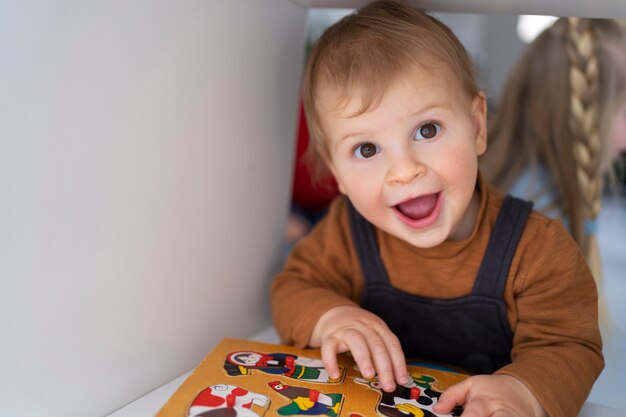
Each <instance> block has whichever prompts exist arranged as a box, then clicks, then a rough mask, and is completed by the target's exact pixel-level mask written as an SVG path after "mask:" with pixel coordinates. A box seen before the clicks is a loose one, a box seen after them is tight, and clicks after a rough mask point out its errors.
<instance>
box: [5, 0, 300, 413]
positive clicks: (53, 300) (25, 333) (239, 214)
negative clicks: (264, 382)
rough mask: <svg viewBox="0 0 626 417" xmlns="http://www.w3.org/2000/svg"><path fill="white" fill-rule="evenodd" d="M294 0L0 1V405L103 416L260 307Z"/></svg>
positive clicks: (263, 312)
mask: <svg viewBox="0 0 626 417" xmlns="http://www.w3.org/2000/svg"><path fill="white" fill-rule="evenodd" d="M305 22H306V9H305V8H303V7H301V6H299V5H297V4H295V3H292V2H290V1H288V0H256V1H243V0H229V1H218V0H202V1H200V0H185V1H175V0H160V1H154V0H117V1H83V0H57V1H54V2H49V1H43V0H41V1H34V0H32V1H19V2H18V1H15V2H11V1H0V63H1V64H0V92H1V93H0V335H1V336H0V410H1V411H0V414H1V415H3V416H4V415H6V416H23V415H29V416H35V415H36V416H40V417H41V416H62V417H72V416H81V417H84V416H97V415H104V414H107V413H109V412H111V411H113V410H115V409H116V408H118V407H121V406H122V405H123V404H125V403H126V402H128V401H131V400H133V399H135V398H137V397H138V396H140V395H141V394H143V393H145V392H147V391H149V390H151V389H153V388H155V387H157V386H158V385H160V384H161V383H163V382H165V381H168V380H170V379H172V378H174V377H175V376H176V375H179V374H181V373H183V372H184V371H186V370H188V369H190V368H192V367H193V366H195V365H196V364H197V363H198V362H199V360H200V359H201V358H202V357H203V356H204V355H205V354H206V353H207V352H208V351H209V350H210V349H211V348H212V347H213V345H214V344H215V343H217V342H218V341H219V340H220V339H222V338H223V337H225V336H235V337H247V336H249V335H251V334H252V333H254V332H256V331H258V330H259V329H261V328H263V327H265V326H267V325H268V323H269V312H268V306H267V294H268V290H267V288H268V282H269V279H270V276H271V275H272V273H273V272H274V271H275V269H276V268H277V262H278V260H279V257H280V248H281V238H282V229H283V223H284V219H285V218H286V213H287V210H288V200H289V186H290V177H291V159H292V154H293V145H294V132H295V121H296V110H297V103H298V84H299V81H300V73H301V69H302V55H303V52H302V47H303V43H304V38H305V29H306V28H305Z"/></svg>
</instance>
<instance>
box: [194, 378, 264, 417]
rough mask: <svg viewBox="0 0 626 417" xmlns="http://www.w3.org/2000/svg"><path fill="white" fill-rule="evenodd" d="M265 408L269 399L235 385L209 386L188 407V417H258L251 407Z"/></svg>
mask: <svg viewBox="0 0 626 417" xmlns="http://www.w3.org/2000/svg"><path fill="white" fill-rule="evenodd" d="M253 405H257V406H259V407H265V406H266V405H269V398H268V397H266V396H265V395H261V394H258V393H256V392H252V391H248V390H246V389H244V388H241V387H238V386H235V385H226V384H217V385H211V386H210V387H207V388H205V389H203V390H202V391H200V393H199V394H198V395H197V396H196V398H194V400H193V402H192V403H191V406H190V407H189V414H188V417H260V416H262V415H263V414H265V411H263V414H257V413H256V412H254V411H252V409H251V408H252V406H253Z"/></svg>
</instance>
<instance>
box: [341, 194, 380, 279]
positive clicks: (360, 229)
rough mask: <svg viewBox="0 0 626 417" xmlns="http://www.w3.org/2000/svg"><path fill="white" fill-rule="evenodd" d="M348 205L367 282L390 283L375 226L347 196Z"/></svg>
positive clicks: (356, 245) (353, 238)
mask: <svg viewBox="0 0 626 417" xmlns="http://www.w3.org/2000/svg"><path fill="white" fill-rule="evenodd" d="M346 201H347V205H348V218H349V220H350V230H351V231H352V241H353V242H354V247H355V248H356V254H357V256H358V257H359V263H360V265H361V270H362V273H363V279H364V280H365V282H366V283H375V282H376V283H387V284H388V283H389V279H388V278H387V272H386V271H385V266H384V265H383V262H382V260H381V259H380V254H379V253H378V244H377V242H376V236H375V235H374V228H373V227H372V225H371V224H370V222H368V221H367V220H366V219H365V217H363V216H362V215H361V213H359V212H358V211H356V209H355V208H354V206H353V205H352V202H351V201H350V199H348V198H346Z"/></svg>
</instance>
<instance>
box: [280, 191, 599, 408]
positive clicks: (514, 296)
mask: <svg viewBox="0 0 626 417" xmlns="http://www.w3.org/2000/svg"><path fill="white" fill-rule="evenodd" d="M480 189H482V190H485V191H486V192H481V205H480V210H479V213H478V216H477V221H476V224H475V225H474V229H473V230H472V233H471V234H470V236H469V237H468V238H467V239H465V240H463V241H458V242H444V243H442V244H441V245H439V246H437V247H434V248H430V249H422V248H417V247H414V246H412V245H411V244H409V243H407V242H404V241H402V240H400V239H398V238H396V237H394V236H391V235H389V234H387V233H385V232H384V231H382V230H380V229H376V238H377V241H378V246H379V249H380V255H381V258H382V260H383V264H384V266H385V269H386V271H387V274H388V276H389V280H390V282H391V284H392V285H393V286H394V287H396V288H398V289H400V290H402V291H405V292H407V293H410V294H414V295H419V296H422V297H432V298H454V297H460V296H464V295H468V294H469V293H470V292H471V290H472V286H473V283H474V279H475V277H476V275H477V273H478V268H479V266H480V263H481V261H482V256H483V253H484V252H485V248H486V247H487V242H488V240H489V237H490V235H491V231H492V228H493V226H494V224H495V221H496V218H497V216H498V213H499V210H500V207H501V205H502V202H503V200H504V196H503V195H502V194H500V193H498V192H497V191H495V190H492V189H490V188H488V187H487V186H486V185H485V184H484V183H481V187H480ZM363 286H364V282H363V275H362V272H361V266H360V264H359V260H358V258H357V255H356V252H355V248H354V243H353V242H352V237H351V232H350V225H349V222H348V212H347V205H346V200H345V198H343V197H340V198H338V199H337V200H335V201H334V202H333V204H332V205H331V207H330V209H329V212H328V214H327V216H326V217H325V218H324V219H323V220H322V221H321V222H320V223H319V224H318V225H317V226H316V227H315V228H314V229H313V231H312V232H311V233H310V235H309V236H307V237H305V238H304V239H303V240H301V241H300V242H299V243H298V244H297V245H296V247H295V248H294V250H293V252H292V254H291V256H290V257H289V259H288V260H287V263H286V265H285V268H284V270H283V271H282V272H281V273H279V274H278V275H277V276H276V277H275V279H274V282H273V285H272V290H271V303H272V310H273V317H274V324H275V326H276V329H277V331H278V334H279V335H280V337H281V339H282V340H283V342H284V343H289V344H295V345H296V346H299V347H303V346H306V345H307V344H308V342H309V338H310V336H311V333H312V331H313V328H314V326H315V324H316V323H317V320H318V319H319V317H320V316H321V315H322V314H323V313H324V312H325V311H326V310H328V309H330V308H331V307H334V306H339V305H347V304H348V305H350V304H351V305H358V303H359V300H360V298H361V292H362V290H363ZM504 299H505V301H506V304H507V309H508V320H509V323H510V325H511V329H512V331H513V333H514V336H513V350H512V352H511V357H512V360H513V362H512V363H511V364H509V365H507V366H505V367H503V368H501V369H500V370H498V371H496V373H499V374H509V375H513V376H515V377H517V378H518V379H520V380H522V381H523V382H524V383H525V384H526V385H527V386H528V387H529V388H530V390H531V391H532V392H533V394H534V395H535V396H536V397H537V398H538V399H539V401H540V402H541V404H542V405H543V406H544V408H545V409H546V411H547V412H548V415H549V416H550V417H561V416H566V417H574V416H576V415H577V414H578V412H579V410H580V408H581V407H582V404H583V403H584V401H585V399H586V398H587V396H588V395H589V391H590V390H591V387H592V385H593V383H594V381H595V380H596V379H597V377H598V375H599V374H600V371H601V370H602V368H603V366H604V360H603V356H602V342H601V338H600V332H599V328H598V316H597V310H598V306H597V292H596V286H595V283H594V281H593V277H592V275H591V273H590V272H589V269H588V267H587V265H586V263H585V260H584V259H583V256H582V255H581V253H580V251H579V249H578V247H577V246H576V244H575V243H574V241H573V240H572V239H571V237H570V235H569V234H568V233H567V231H566V230H565V229H564V228H563V226H562V225H561V223H559V222H558V221H555V220H551V219H548V218H547V217H545V216H543V215H541V214H539V213H536V212H533V213H531V215H530V217H529V219H528V222H527V224H526V228H525V229H524V232H523V234H522V237H521V239H520V242H519V245H518V248H517V251H516V253H515V256H514V258H513V261H512V264H511V268H510V270H509V275H508V279H507V283H506V287H505V291H504Z"/></svg>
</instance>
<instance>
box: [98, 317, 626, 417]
mask: <svg viewBox="0 0 626 417" xmlns="http://www.w3.org/2000/svg"><path fill="white" fill-rule="evenodd" d="M251 340H257V341H261V342H268V343H278V337H277V336H276V334H275V333H274V330H273V329H272V328H270V329H266V330H264V331H262V332H260V333H258V334H257V335H255V336H253V337H252V338H251ZM192 371H193V369H192V370H189V371H187V372H185V373H184V374H182V375H181V376H179V377H178V378H175V379H174V380H172V381H169V382H167V383H166V384H164V385H162V386H161V387H159V388H157V389H155V390H154V391H151V392H149V393H148V394H146V395H144V396H143V397H141V398H139V399H137V400H136V401H133V402H132V403H130V404H128V405H126V406H125V407H122V408H120V409H119V410H117V411H115V412H114V413H112V414H109V415H108V416H107V417H154V415H155V414H156V413H157V412H158V411H159V410H160V409H161V407H163V405H164V404H165V403H166V402H167V400H168V399H169V398H170V397H171V396H172V394H174V392H175V391H176V390H177V389H178V387H179V386H181V385H182V383H183V382H184V381H185V379H187V378H188V377H189V375H190V374H191V372H192ZM618 411H619V410H614V409H611V408H608V407H603V406H601V405H597V404H592V403H589V402H587V403H585V405H584V406H583V409H582V410H581V412H580V414H579V417H617V416H619V415H620V414H618ZM619 412H623V411H619Z"/></svg>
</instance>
